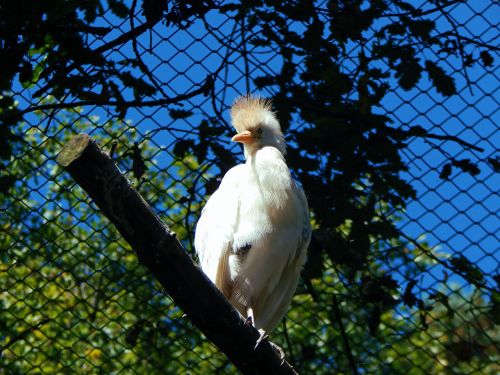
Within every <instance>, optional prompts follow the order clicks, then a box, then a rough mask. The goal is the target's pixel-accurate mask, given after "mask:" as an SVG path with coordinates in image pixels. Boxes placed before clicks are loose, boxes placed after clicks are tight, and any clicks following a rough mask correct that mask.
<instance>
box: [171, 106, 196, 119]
mask: <svg viewBox="0 0 500 375" xmlns="http://www.w3.org/2000/svg"><path fill="white" fill-rule="evenodd" d="M168 114H169V115H170V117H172V119H173V120H178V119H183V118H188V117H190V116H192V115H193V112H192V111H188V110H184V109H174V108H173V109H169V110H168Z"/></svg>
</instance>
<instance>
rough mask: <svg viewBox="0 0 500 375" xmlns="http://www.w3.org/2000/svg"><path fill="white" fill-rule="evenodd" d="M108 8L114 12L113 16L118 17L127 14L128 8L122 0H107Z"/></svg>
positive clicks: (123, 16)
mask: <svg viewBox="0 0 500 375" xmlns="http://www.w3.org/2000/svg"><path fill="white" fill-rule="evenodd" d="M107 1H108V5H109V9H111V11H112V12H113V13H114V14H115V16H118V17H120V18H125V17H127V16H128V13H129V9H128V7H127V6H126V5H125V4H124V2H123V1H120V0H107Z"/></svg>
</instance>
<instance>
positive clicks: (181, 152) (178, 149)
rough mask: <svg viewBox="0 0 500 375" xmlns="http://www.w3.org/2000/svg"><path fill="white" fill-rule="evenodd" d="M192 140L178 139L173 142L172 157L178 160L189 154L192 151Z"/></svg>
mask: <svg viewBox="0 0 500 375" xmlns="http://www.w3.org/2000/svg"><path fill="white" fill-rule="evenodd" d="M194 145H195V144H194V140H192V139H179V140H178V141H177V142H175V146H174V155H175V156H176V157H178V158H180V159H182V158H183V157H185V156H186V155H187V154H188V153H191V152H192V150H193V149H194Z"/></svg>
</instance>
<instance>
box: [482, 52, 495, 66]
mask: <svg viewBox="0 0 500 375" xmlns="http://www.w3.org/2000/svg"><path fill="white" fill-rule="evenodd" d="M479 57H480V58H481V61H482V63H483V65H484V66H487V67H492V66H493V63H494V62H495V60H494V59H493V57H492V56H491V54H490V52H489V51H487V50H484V51H481V52H480V53H479Z"/></svg>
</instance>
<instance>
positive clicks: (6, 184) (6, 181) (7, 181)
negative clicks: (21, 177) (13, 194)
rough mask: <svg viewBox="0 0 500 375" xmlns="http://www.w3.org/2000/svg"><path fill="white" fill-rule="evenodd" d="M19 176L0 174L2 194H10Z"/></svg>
mask: <svg viewBox="0 0 500 375" xmlns="http://www.w3.org/2000/svg"><path fill="white" fill-rule="evenodd" d="M16 181H17V176H0V194H8V192H9V189H10V188H11V187H12V186H14V184H15V183H16Z"/></svg>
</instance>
